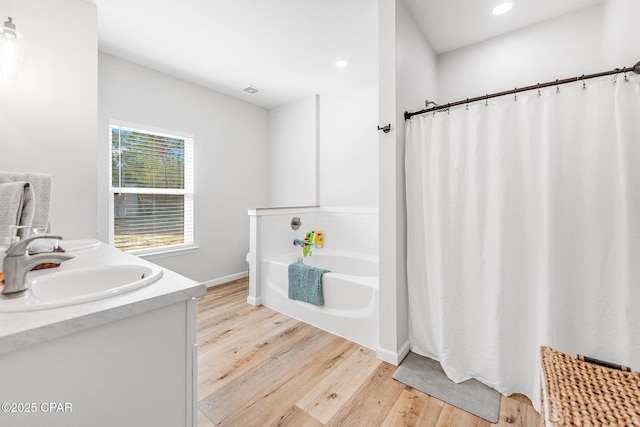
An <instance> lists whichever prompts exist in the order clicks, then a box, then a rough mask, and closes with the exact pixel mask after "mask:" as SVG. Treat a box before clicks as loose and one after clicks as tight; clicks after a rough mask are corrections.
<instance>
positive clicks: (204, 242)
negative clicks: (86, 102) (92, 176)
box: [94, 53, 268, 283]
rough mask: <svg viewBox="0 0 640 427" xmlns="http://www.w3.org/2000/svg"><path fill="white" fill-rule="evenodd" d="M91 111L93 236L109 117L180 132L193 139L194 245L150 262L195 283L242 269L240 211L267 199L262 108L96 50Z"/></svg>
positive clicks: (244, 222)
mask: <svg viewBox="0 0 640 427" xmlns="http://www.w3.org/2000/svg"><path fill="white" fill-rule="evenodd" d="M98 110H99V120H98V143H99V147H100V149H99V153H100V157H99V159H98V166H97V174H98V177H99V178H98V182H99V183H100V185H99V186H98V223H99V235H100V239H101V240H104V241H106V240H108V235H109V234H108V197H109V193H108V183H109V173H108V167H109V161H110V160H109V153H110V147H109V130H108V127H109V120H110V119H117V120H123V121H127V122H132V123H138V124H142V125H149V126H152V127H156V128H161V129H169V130H176V131H181V132H186V133H190V134H193V135H194V136H195V142H194V146H195V153H194V155H195V203H194V204H195V230H194V231H195V241H196V244H197V245H199V246H200V248H199V250H198V251H196V252H195V253H189V254H185V255H180V256H172V257H168V258H162V259H154V260H153V261H154V262H156V263H158V264H160V265H162V266H164V267H167V268H169V269H171V270H174V271H176V272H178V273H180V274H183V275H185V276H187V277H189V278H192V279H194V280H197V281H200V282H210V283H218V282H220V281H224V280H229V279H234V278H237V276H236V274H238V273H240V272H246V270H247V265H246V261H245V260H246V254H247V251H248V248H249V218H248V217H247V209H248V208H253V207H256V206H264V205H265V204H266V203H267V184H266V182H267V169H266V161H265V158H266V157H267V131H268V128H267V111H266V110H265V109H263V108H261V107H257V106H254V105H251V104H248V103H246V102H244V101H240V100H237V99H234V98H231V97H229V96H226V95H222V94H219V93H217V92H214V91H211V90H208V89H205V88H203V87H201V86H198V85H195V84H192V83H188V82H185V81H183V80H179V79H176V78H173V77H170V76H168V75H165V74H162V73H159V72H156V71H153V70H150V69H148V68H144V67H141V66H138V65H135V64H132V63H130V62H127V61H124V60H121V59H118V58H115V57H113V56H110V55H106V54H103V53H100V55H99V109H98ZM94 167H95V166H94Z"/></svg>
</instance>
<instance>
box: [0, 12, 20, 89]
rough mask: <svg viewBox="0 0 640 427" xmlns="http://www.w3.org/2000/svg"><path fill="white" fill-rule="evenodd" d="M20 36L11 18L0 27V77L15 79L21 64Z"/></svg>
mask: <svg viewBox="0 0 640 427" xmlns="http://www.w3.org/2000/svg"><path fill="white" fill-rule="evenodd" d="M21 38H22V34H20V33H19V32H18V31H16V26H15V24H14V23H13V19H11V17H9V18H7V20H6V21H5V22H4V25H3V26H2V27H0V76H1V77H3V78H5V79H17V78H18V75H19V71H20V65H21V64H22V44H21V43H20V39H21Z"/></svg>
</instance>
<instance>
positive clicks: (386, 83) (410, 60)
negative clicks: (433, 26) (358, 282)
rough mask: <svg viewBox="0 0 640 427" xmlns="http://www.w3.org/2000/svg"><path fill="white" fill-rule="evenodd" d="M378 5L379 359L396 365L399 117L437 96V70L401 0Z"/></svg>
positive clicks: (403, 294)
mask: <svg viewBox="0 0 640 427" xmlns="http://www.w3.org/2000/svg"><path fill="white" fill-rule="evenodd" d="M379 6H380V9H379V12H378V13H379V22H380V28H379V40H380V58H381V61H380V68H379V70H380V71H379V72H380V89H379V108H380V114H379V123H380V125H384V124H387V123H391V129H392V130H391V132H389V133H388V134H384V133H382V132H380V133H379V153H380V154H379V156H380V157H379V158H380V172H379V173H380V176H379V182H380V185H379V191H380V193H379V194H380V199H379V200H380V203H379V204H380V220H379V221H380V245H379V247H380V255H379V256H380V301H381V304H380V330H379V331H380V348H379V349H378V357H379V358H381V359H383V360H385V361H387V362H390V363H395V364H397V363H399V362H400V361H401V360H402V358H403V357H404V355H405V354H406V352H408V350H409V342H408V339H409V323H408V322H409V321H408V317H407V312H408V307H407V304H408V301H407V277H406V276H407V274H406V208H405V197H404V191H405V189H404V117H403V114H404V111H406V110H410V109H419V108H420V105H424V99H425V98H426V97H427V96H431V95H432V94H435V93H437V86H436V82H437V68H436V55H435V52H434V51H433V49H432V48H431V45H430V44H429V42H428V41H427V39H426V38H425V37H424V35H423V33H422V31H421V30H420V29H419V27H418V25H417V23H416V22H415V21H414V19H413V18H412V17H411V16H410V14H409V13H408V11H407V9H406V6H405V5H404V3H403V2H402V0H380V2H379ZM394 59H395V60H394ZM416 106H417V108H416Z"/></svg>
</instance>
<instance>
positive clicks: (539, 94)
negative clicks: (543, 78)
mask: <svg viewBox="0 0 640 427" xmlns="http://www.w3.org/2000/svg"><path fill="white" fill-rule="evenodd" d="M538 96H542V94H541V93H540V83H538Z"/></svg>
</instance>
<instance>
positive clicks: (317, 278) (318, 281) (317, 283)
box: [289, 262, 329, 305]
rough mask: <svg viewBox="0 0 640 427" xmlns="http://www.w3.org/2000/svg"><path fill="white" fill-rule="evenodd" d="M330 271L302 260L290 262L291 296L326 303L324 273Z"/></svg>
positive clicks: (299, 299)
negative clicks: (323, 287) (323, 282)
mask: <svg viewBox="0 0 640 427" xmlns="http://www.w3.org/2000/svg"><path fill="white" fill-rule="evenodd" d="M328 272H329V270H324V269H322V268H317V267H311V266H308V265H306V264H303V263H301V262H294V263H293V264H289V298H291V299H295V300H298V301H304V302H308V303H311V304H315V305H324V294H323V292H322V275H323V274H324V273H328Z"/></svg>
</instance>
